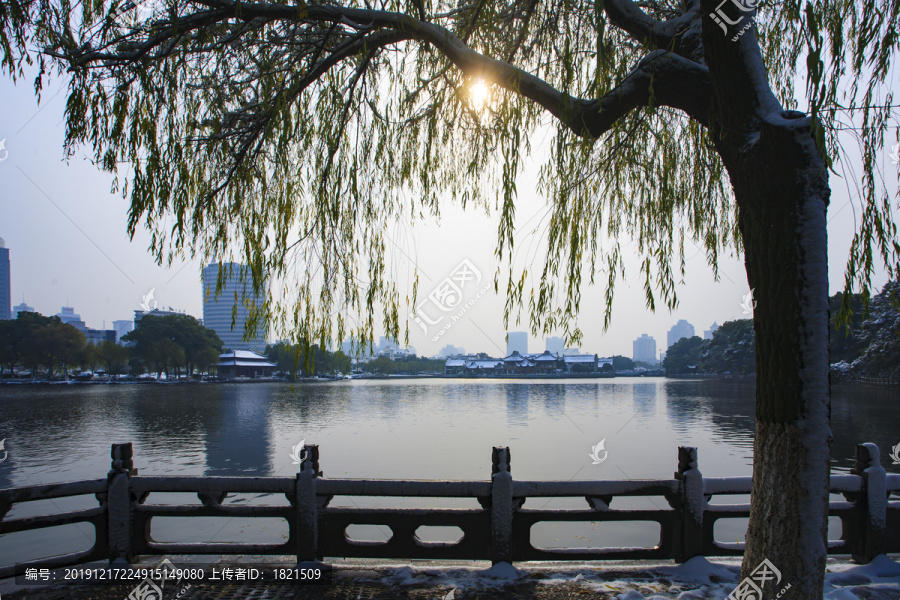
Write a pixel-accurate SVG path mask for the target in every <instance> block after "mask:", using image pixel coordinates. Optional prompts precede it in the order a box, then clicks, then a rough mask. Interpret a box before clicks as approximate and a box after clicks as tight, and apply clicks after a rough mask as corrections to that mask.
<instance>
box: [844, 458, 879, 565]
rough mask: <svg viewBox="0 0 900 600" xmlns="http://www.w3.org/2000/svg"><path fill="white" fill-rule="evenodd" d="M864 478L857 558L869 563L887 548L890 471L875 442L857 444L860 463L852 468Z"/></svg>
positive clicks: (859, 501)
mask: <svg viewBox="0 0 900 600" xmlns="http://www.w3.org/2000/svg"><path fill="white" fill-rule="evenodd" d="M851 473H853V474H854V475H859V476H860V477H862V480H863V489H862V491H861V493H860V494H859V496H857V499H856V506H857V509H858V511H859V515H860V517H859V521H858V523H859V525H860V527H857V528H856V540H855V543H854V544H853V549H852V553H851V554H852V556H853V560H855V561H856V562H858V563H868V562H869V561H871V560H872V559H873V558H875V557H876V556H878V555H879V554H882V553H884V551H885V531H886V527H887V473H886V472H885V470H884V467H882V466H881V456H880V453H879V450H878V446H876V445H875V444H871V443H869V444H860V445H858V446H857V447H856V464H855V465H854V467H853V470H852V471H851Z"/></svg>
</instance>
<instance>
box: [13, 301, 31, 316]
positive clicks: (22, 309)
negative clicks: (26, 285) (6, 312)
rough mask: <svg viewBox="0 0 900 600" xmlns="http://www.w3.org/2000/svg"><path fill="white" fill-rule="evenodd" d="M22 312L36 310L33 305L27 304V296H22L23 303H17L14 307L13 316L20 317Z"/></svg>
mask: <svg viewBox="0 0 900 600" xmlns="http://www.w3.org/2000/svg"><path fill="white" fill-rule="evenodd" d="M20 312H34V307H33V306H28V305H27V304H25V298H22V304H16V305H15V306H13V309H12V318H13V319H18V318H19V313H20Z"/></svg>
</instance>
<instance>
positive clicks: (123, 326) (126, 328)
mask: <svg viewBox="0 0 900 600" xmlns="http://www.w3.org/2000/svg"><path fill="white" fill-rule="evenodd" d="M113 329H114V330H115V332H116V341H117V342H118V341H119V340H121V339H122V337H123V336H125V335H127V334H129V333H131V332H132V331H133V330H134V321H128V320H126V319H122V320H121V321H113Z"/></svg>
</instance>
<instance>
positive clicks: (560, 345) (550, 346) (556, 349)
mask: <svg viewBox="0 0 900 600" xmlns="http://www.w3.org/2000/svg"><path fill="white" fill-rule="evenodd" d="M565 349H566V344H565V340H564V339H562V338H561V337H548V338H547V352H549V353H550V354H562V352H563V350H565Z"/></svg>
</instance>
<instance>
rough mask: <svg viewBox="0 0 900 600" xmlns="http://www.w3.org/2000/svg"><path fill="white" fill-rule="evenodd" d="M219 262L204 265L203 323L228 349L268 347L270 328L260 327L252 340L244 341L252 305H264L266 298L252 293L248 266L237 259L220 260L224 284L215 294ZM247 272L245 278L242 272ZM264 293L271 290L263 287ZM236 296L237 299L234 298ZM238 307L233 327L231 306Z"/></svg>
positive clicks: (244, 273)
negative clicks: (245, 328)
mask: <svg viewBox="0 0 900 600" xmlns="http://www.w3.org/2000/svg"><path fill="white" fill-rule="evenodd" d="M219 264H220V263H212V264H210V265H208V266H206V267H204V268H203V325H204V326H206V327H208V328H210V329H212V330H213V331H215V332H216V333H217V334H218V335H219V337H220V338H221V339H222V343H223V344H224V345H225V348H227V349H229V350H253V351H260V352H261V351H262V350H264V349H265V347H266V337H267V332H266V331H265V330H263V329H260V330H258V331H257V333H256V336H255V338H254V339H253V340H251V341H249V342H245V341H244V325H245V324H246V323H247V318H248V317H249V315H250V307H252V306H255V307H260V308H261V307H262V305H263V303H264V302H265V298H264V297H261V296H258V295H256V294H254V293H253V282H252V281H251V280H250V273H249V272H247V271H245V270H244V269H246V267H245V266H244V265H241V264H238V263H221V264H222V270H223V272H222V274H223V276H224V278H225V285H224V287H223V289H222V291H221V293H219V295H218V297H217V296H216V282H217V280H218V277H219ZM242 274H243V275H244V278H243V280H242V278H241V275H242ZM263 294H264V295H266V294H268V290H264V291H263ZM235 299H236V300H235ZM235 307H236V308H237V311H236V313H235V318H234V328H233V329H232V327H231V317H232V314H231V313H232V310H233V309H235Z"/></svg>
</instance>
